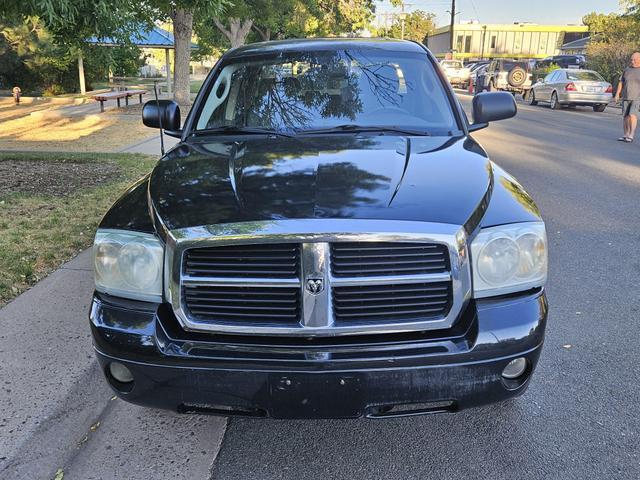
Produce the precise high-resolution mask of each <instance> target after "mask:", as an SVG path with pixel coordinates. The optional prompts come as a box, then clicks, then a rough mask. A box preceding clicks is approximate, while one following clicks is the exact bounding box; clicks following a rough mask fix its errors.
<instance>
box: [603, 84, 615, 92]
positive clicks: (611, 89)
mask: <svg viewBox="0 0 640 480" xmlns="http://www.w3.org/2000/svg"><path fill="white" fill-rule="evenodd" d="M604 93H613V87H612V86H611V85H609V86H608V87H607V89H606V90H605V91H604Z"/></svg>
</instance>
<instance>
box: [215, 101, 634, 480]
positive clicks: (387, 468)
mask: <svg viewBox="0 0 640 480" xmlns="http://www.w3.org/2000/svg"><path fill="white" fill-rule="evenodd" d="M462 101H463V104H464V105H465V107H466V108H468V107H469V98H468V97H463V98H462ZM519 110H520V111H519V114H518V116H517V117H516V118H515V119H512V120H508V121H503V122H499V123H495V124H493V125H491V127H490V128H489V129H487V130H484V131H482V132H478V133H476V138H477V139H478V140H479V141H480V142H481V143H482V144H483V145H484V147H485V148H486V149H487V151H488V152H489V154H490V155H491V157H492V159H493V160H494V161H496V162H497V163H498V164H500V165H501V166H503V167H504V168H505V169H507V170H508V171H509V172H510V173H512V174H514V175H515V176H516V177H517V178H518V179H519V181H520V182H521V183H522V184H523V185H524V186H525V188H526V189H527V190H528V191H529V192H530V193H531V194H532V195H533V197H534V198H535V199H536V201H537V202H538V205H539V206H540V208H541V210H542V212H543V215H544V218H545V220H546V222H547V232H548V236H549V244H550V280H549V284H548V294H549V303H550V308H551V316H550V321H549V325H548V330H547V339H546V343H545V347H544V351H543V353H542V357H541V361H540V364H539V367H538V370H537V372H536V375H535V377H534V378H533V381H532V384H531V386H530V388H529V390H528V392H527V393H526V395H525V396H523V397H521V398H519V399H517V400H516V401H514V402H508V403H506V404H499V405H494V406H491V407H487V408H481V409H476V410H469V411H464V412H461V413H458V414H455V415H446V414H445V415H439V416H427V417H415V418H408V419H394V420H377V421H376V420H361V421H312V422H308V421H256V420H245V419H231V420H230V421H229V423H228V425H227V431H226V434H225V438H224V441H223V444H222V448H221V450H220V452H219V454H218V457H217V459H216V461H215V463H214V466H213V475H212V478H214V479H216V480H217V479H221V480H222V479H224V480H227V479H261V480H267V479H316V478H323V479H329V478H331V479H342V478H344V479H349V480H354V479H360V478H362V479H379V478H384V479H395V478H397V479H413V478H416V479H428V478H434V479H449V478H451V479H454V478H455V479H459V478H473V479H492V480H498V479H511V478H518V479H543V478H544V479H580V480H583V479H586V478H589V479H634V480H635V479H638V478H640V438H638V435H639V432H640V407H639V406H638V398H639V397H640V386H639V384H640V365H639V362H638V360H639V351H638V345H640V328H639V327H638V317H639V316H640V253H639V251H640V229H639V227H640V146H639V145H635V144H632V145H628V144H622V143H620V142H616V138H617V137H618V136H620V134H621V131H620V123H621V117H620V114H619V110H609V111H608V112H605V113H604V114H597V113H594V112H593V111H591V110H590V109H584V108H578V109H576V110H562V111H551V110H550V109H549V108H548V107H530V106H528V105H526V106H525V105H520V108H519ZM639 138H640V137H639Z"/></svg>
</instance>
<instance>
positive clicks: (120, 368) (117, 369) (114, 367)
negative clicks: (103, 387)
mask: <svg viewBox="0 0 640 480" xmlns="http://www.w3.org/2000/svg"><path fill="white" fill-rule="evenodd" d="M109 373H110V374H111V376H112V377H113V378H115V379H116V380H117V381H118V382H120V383H130V382H133V374H132V373H131V370H129V369H128V368H127V367H125V366H124V365H123V364H121V363H118V362H111V363H110V364H109Z"/></svg>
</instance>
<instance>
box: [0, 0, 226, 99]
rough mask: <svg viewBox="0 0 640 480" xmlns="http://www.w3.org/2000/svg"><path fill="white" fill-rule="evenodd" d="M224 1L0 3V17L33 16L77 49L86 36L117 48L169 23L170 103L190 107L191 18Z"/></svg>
mask: <svg viewBox="0 0 640 480" xmlns="http://www.w3.org/2000/svg"><path fill="white" fill-rule="evenodd" d="M228 2H229V0H147V1H146V2H142V3H141V2H139V1H138V0H2V3H0V18H2V19H26V18H28V17H34V16H35V17H39V18H40V19H41V20H42V21H43V23H44V25H45V26H46V28H47V30H48V31H49V32H50V33H51V34H52V35H53V36H54V37H56V38H57V39H58V40H59V42H60V43H61V44H65V45H76V46H78V47H80V46H81V45H82V44H83V42H84V41H85V40H86V39H87V38H90V37H93V36H95V37H98V38H105V37H112V38H116V39H119V40H121V41H122V42H123V44H127V43H128V42H129V38H130V36H131V34H132V33H134V32H137V31H139V30H140V29H141V28H147V29H151V28H152V27H153V24H154V22H155V21H158V20H162V21H168V20H171V21H172V22H173V29H174V38H175V60H174V62H175V66H174V85H175V89H174V99H175V100H176V101H178V102H179V103H183V104H188V103H190V92H189V90H190V89H189V59H190V56H191V37H192V34H193V18H194V15H197V16H198V17H202V18H207V17H208V18H212V17H213V16H216V15H220V13H221V12H222V10H223V8H224V7H225V5H227V4H228Z"/></svg>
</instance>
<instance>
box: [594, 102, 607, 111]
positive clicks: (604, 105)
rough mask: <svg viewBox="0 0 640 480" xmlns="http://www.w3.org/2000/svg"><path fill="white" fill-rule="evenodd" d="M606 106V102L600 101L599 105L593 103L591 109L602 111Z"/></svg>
mask: <svg viewBox="0 0 640 480" xmlns="http://www.w3.org/2000/svg"><path fill="white" fill-rule="evenodd" d="M606 108H607V104H606V103H601V104H599V105H594V106H593V111H594V112H599V113H602V112H604V111H605V110H606Z"/></svg>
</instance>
